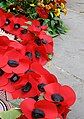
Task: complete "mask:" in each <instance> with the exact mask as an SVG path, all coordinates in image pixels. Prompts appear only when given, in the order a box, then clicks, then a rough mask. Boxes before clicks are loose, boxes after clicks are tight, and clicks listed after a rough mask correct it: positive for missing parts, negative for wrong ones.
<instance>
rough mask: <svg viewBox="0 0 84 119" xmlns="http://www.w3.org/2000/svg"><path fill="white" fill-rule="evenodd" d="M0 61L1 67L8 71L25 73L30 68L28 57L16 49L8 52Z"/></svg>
mask: <svg viewBox="0 0 84 119" xmlns="http://www.w3.org/2000/svg"><path fill="white" fill-rule="evenodd" d="M0 61H1V62H0V68H2V70H4V71H5V72H6V73H17V74H19V73H24V72H25V71H27V70H28V68H29V61H28V59H27V58H26V57H24V56H23V55H22V54H21V53H19V52H18V51H16V50H11V51H8V52H6V53H5V55H4V56H2V57H1V58H0Z"/></svg>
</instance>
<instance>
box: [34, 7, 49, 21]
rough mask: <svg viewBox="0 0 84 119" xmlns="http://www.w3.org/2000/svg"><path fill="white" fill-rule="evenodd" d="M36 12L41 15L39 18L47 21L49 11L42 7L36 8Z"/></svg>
mask: <svg viewBox="0 0 84 119" xmlns="http://www.w3.org/2000/svg"><path fill="white" fill-rule="evenodd" d="M36 12H37V13H38V14H39V17H41V18H43V19H47V18H48V14H49V11H48V10H46V9H44V8H42V7H37V8H36Z"/></svg>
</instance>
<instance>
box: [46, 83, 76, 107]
mask: <svg viewBox="0 0 84 119" xmlns="http://www.w3.org/2000/svg"><path fill="white" fill-rule="evenodd" d="M44 89H45V92H46V93H45V98H46V100H49V101H53V102H56V103H57V104H62V105H65V106H68V107H69V106H71V105H73V104H74V102H75V100H76V95H75V92H74V91H73V90H72V88H70V87H69V86H66V85H64V86H61V84H59V83H51V84H48V85H46V86H45V87H44ZM68 94H69V95H68Z"/></svg>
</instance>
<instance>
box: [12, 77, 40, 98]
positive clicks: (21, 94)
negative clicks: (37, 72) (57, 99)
mask: <svg viewBox="0 0 84 119" xmlns="http://www.w3.org/2000/svg"><path fill="white" fill-rule="evenodd" d="M13 86H14V88H15V91H14V92H12V96H13V98H15V99H16V98H27V97H34V96H36V95H39V94H40V92H39V90H38V82H37V81H36V80H35V79H34V78H33V77H32V76H31V75H23V76H22V77H21V79H20V80H19V82H17V83H15V84H13Z"/></svg>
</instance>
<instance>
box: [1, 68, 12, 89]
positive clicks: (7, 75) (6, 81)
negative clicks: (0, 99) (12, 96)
mask: <svg viewBox="0 0 84 119" xmlns="http://www.w3.org/2000/svg"><path fill="white" fill-rule="evenodd" d="M9 76H10V74H7V73H5V72H4V71H3V70H2V69H0V88H1V87H2V86H5V85H6V84H7V83H8V80H7V78H8V77H9Z"/></svg>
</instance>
